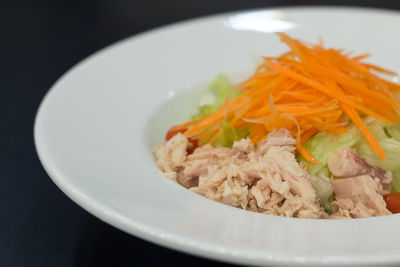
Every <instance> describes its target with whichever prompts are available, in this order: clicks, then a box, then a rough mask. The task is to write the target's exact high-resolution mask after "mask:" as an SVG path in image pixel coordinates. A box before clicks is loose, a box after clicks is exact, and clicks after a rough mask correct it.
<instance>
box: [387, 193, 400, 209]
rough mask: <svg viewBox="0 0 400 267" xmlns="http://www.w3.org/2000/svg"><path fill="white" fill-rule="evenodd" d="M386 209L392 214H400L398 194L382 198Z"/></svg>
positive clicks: (399, 197) (399, 195)
mask: <svg viewBox="0 0 400 267" xmlns="http://www.w3.org/2000/svg"><path fill="white" fill-rule="evenodd" d="M383 199H384V200H385V202H386V207H387V209H388V210H390V211H391V212H392V213H400V193H392V194H387V195H384V196H383Z"/></svg>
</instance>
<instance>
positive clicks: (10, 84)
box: [0, 0, 400, 266]
mask: <svg viewBox="0 0 400 267" xmlns="http://www.w3.org/2000/svg"><path fill="white" fill-rule="evenodd" d="M316 4H321V5H352V6H371V7H381V8H387V9H392V10H399V9H400V1H398V0H394V1H368V0H362V1H350V0H349V1H345V0H343V1H300V0H292V1H290V0H279V1H278V0H276V1H275V0H273V1H268V0H198V1H191V0H145V1H129V0H125V1H112V0H109V1H107V0H97V1H72V0H71V1H67V0H65V1H57V0H53V1H51V0H50V1H7V0H1V1H0V34H1V38H0V93H1V96H0V103H1V104H0V114H1V116H2V118H3V119H2V121H3V122H5V123H4V124H3V126H4V127H2V129H1V131H0V142H1V150H0V166H1V171H2V175H1V176H2V179H1V181H2V182H1V185H0V266H155V265H160V266H161V265H162V266H169V265H177V266H183V265H190V266H200V265H207V266H224V265H225V266H228V264H223V263H219V262H215V261H211V260H206V259H202V258H198V257H194V256H190V255H187V254H184V253H180V252H176V251H173V250H170V249H167V248H164V247H160V246H158V245H154V244H151V243H149V242H146V241H143V240H141V239H138V238H136V237H133V236H131V235H128V234H126V233H123V232H121V231H120V230H117V229H116V228H114V227H112V226H110V225H108V224H106V223H104V222H102V221H100V220H99V219H97V218H96V217H94V216H92V215H91V214H89V213H88V212H86V211H85V210H83V209H82V208H81V207H79V206H78V205H76V204H75V203H74V202H72V201H71V200H70V199H69V198H68V197H66V196H65V195H64V194H63V193H62V192H61V191H60V190H59V189H58V188H57V186H56V185H55V184H54V183H53V182H52V181H51V180H50V178H49V177H48V175H47V174H46V172H45V171H44V169H43V168H42V166H41V164H40V162H39V160H38V157H37V155H36V151H35V148H34V143H33V122H34V117H35V113H36V111H37V108H38V106H39V103H40V101H41V99H42V98H43V96H44V94H45V93H46V91H47V90H48V89H49V88H50V86H51V85H52V84H53V83H54V82H55V81H56V80H57V78H59V77H60V75H62V74H63V73H64V72H65V71H66V70H68V69H69V68H71V67H72V66H73V65H74V64H76V63H77V62H79V61H80V60H82V59H83V58H85V57H87V56H88V55H90V54H92V53H93V52H95V51H96V50H98V49H100V48H103V47H105V46H107V45H109V44H111V43H113V42H116V41H118V40H121V39H122V38H125V37H128V36H131V35H134V34H136V33H139V32H143V31H145V30H148V29H151V28H154V27H157V26H161V25H165V24H168V23H172V22H176V21H181V20H184V19H188V18H192V17H198V16H203V15H208V14H214V13H219V12H225V11H233V10H241V9H253V8H262V7H266V8H267V7H276V6H286V5H316ZM399 14H400V13H399ZM394 34H397V33H394Z"/></svg>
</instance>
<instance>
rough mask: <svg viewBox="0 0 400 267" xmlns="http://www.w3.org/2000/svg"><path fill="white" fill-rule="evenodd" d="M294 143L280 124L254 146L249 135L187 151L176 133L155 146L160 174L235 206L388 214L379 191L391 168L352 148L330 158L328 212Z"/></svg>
mask: <svg viewBox="0 0 400 267" xmlns="http://www.w3.org/2000/svg"><path fill="white" fill-rule="evenodd" d="M295 143H296V140H294V139H293V138H292V136H291V135H290V133H289V132H288V131H287V130H286V129H284V128H281V129H279V130H276V131H273V132H271V133H270V134H269V135H268V137H267V138H266V139H265V140H264V141H261V142H260V144H259V145H258V147H257V148H255V147H254V145H253V144H252V142H251V141H250V140H249V139H242V140H240V141H238V142H235V143H234V144H233V147H232V149H230V148H225V147H218V148H214V147H212V146H211V145H204V146H201V147H198V148H197V149H196V150H195V151H194V152H193V153H192V154H190V155H188V154H187V152H186V151H187V147H188V145H189V141H188V139H187V138H186V137H184V136H183V135H182V134H177V135H175V136H174V137H173V138H172V139H170V140H169V141H166V142H164V143H162V144H160V145H158V146H157V147H155V148H154V149H153V153H154V155H155V158H156V162H157V166H158V167H159V168H160V169H161V171H162V172H163V173H164V175H165V176H166V177H167V178H169V179H172V180H174V181H177V182H178V183H180V184H181V185H183V186H184V187H186V188H189V189H190V190H191V191H193V192H196V193H198V194H200V195H203V196H205V197H207V198H209V199H212V200H216V201H219V202H222V203H225V204H228V205H231V206H234V207H239V208H243V209H246V210H250V211H255V212H261V213H266V214H272V215H279V216H285V217H297V218H335V219H338V218H360V217H371V216H379V215H387V214H390V212H389V211H388V210H387V209H386V204H385V201H384V200H383V198H382V195H381V194H382V193H384V192H385V190H388V188H390V185H391V175H390V173H385V172H384V171H382V170H381V169H379V168H378V167H376V166H373V165H371V164H369V163H367V162H366V161H365V160H363V159H362V158H360V157H359V156H358V155H357V154H356V153H355V152H354V151H353V150H351V149H341V150H339V152H338V153H337V154H336V155H333V156H332V157H331V158H330V159H329V168H330V170H331V171H332V173H333V175H334V176H336V177H340V178H341V179H333V180H332V183H333V185H334V187H335V194H336V201H334V202H333V203H332V206H333V207H334V209H335V212H334V213H333V214H332V215H328V214H327V213H326V212H325V211H324V210H323V208H321V207H320V205H319V203H318V199H317V197H316V193H315V190H314V189H313V187H312V186H311V183H310V177H309V174H308V172H307V170H306V168H305V167H304V166H302V165H300V164H299V163H298V162H297V161H296V158H295V154H294V152H295V146H294V145H295Z"/></svg>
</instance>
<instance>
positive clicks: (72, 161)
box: [35, 7, 400, 266]
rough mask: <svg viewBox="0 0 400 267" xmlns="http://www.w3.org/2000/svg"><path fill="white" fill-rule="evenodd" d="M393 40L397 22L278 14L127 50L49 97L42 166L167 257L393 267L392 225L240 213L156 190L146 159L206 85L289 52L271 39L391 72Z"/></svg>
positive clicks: (172, 189) (318, 12)
mask: <svg viewBox="0 0 400 267" xmlns="http://www.w3.org/2000/svg"><path fill="white" fill-rule="evenodd" d="M399 28H400V16H399V14H398V13H395V12H389V11H379V10H373V9H355V8H350V9H348V8H346V9H345V8H317V7H314V8H284V9H273V10H256V11H245V12H238V13H229V14H222V15H216V16H210V17H205V18H200V19H194V20H190V21H187V22H182V23H177V24H173V25H170V26H166V27H162V28H159V29H156V30H153V31H150V32H146V33H144V34H140V35H137V36H134V37H132V38H128V39H126V40H123V41H121V42H118V43H117V44H115V45H112V46H110V47H108V48H106V49H103V50H101V51H100V52H98V53H96V54H94V55H92V56H90V57H89V58H87V59H85V60H84V61H82V62H81V63H79V64H78V65H77V66H75V67H73V68H72V69H71V70H70V71H68V72H67V73H66V74H65V75H64V76H63V77H61V78H60V79H59V81H58V82H57V83H56V84H55V85H54V86H53V87H52V88H51V90H50V91H49V93H48V94H47V96H46V97H45V99H44V100H43V103H42V104H41V106H40V108H39V111H38V114H37V118H36V122H35V143H36V147H37V151H38V154H39V156H40V159H41V162H42V164H43V165H44V167H45V169H46V171H47V172H48V174H49V175H50V177H51V178H52V179H53V181H54V182H55V183H56V184H57V185H58V186H59V187H60V188H61V189H62V190H63V191H64V192H65V194H67V195H68V196H69V197H70V198H71V199H72V200H73V201H75V202H76V203H78V204H79V205H81V206H82V207H83V208H84V209H86V210H87V211H89V212H90V213H92V214H94V215H95V216H97V217H99V218H100V219H102V220H104V221H106V222H108V223H110V224H111V225H114V226H115V227H117V228H120V229H122V230H124V231H126V232H128V233H131V234H133V235H135V236H138V237H141V238H143V239H146V240H148V241H151V242H154V243H157V244H161V245H163V246H167V247H170V248H173V249H177V250H180V251H183V252H187V253H191V254H195V255H200V256H204V257H207V258H213V259H217V260H221V261H227V262H234V263H242V264H246V265H250V264H255V265H267V264H268V265H274V266H275V265H276V266H289V265H296V266H300V265H304V266H313V265H315V266H317V265H318V266H320V265H327V266H328V265H329V266H330V265H352V266H356V265H359V266H367V265H368V266H377V265H380V264H382V265H396V264H397V265H398V264H400V253H399V249H400V245H399V240H400V230H399V225H400V215H392V216H386V217H379V218H370V219H359V220H337V221H328V220H305V219H288V218H281V217H275V216H269V215H264V214H256V213H252V212H247V211H243V210H240V209H236V208H233V207H229V206H226V205H223V204H220V203H217V202H213V201H211V200H208V199H205V198H203V197H201V196H198V195H196V194H194V193H192V192H190V191H188V190H186V189H184V188H183V187H181V186H179V185H178V184H175V183H173V182H171V181H169V180H167V179H165V178H163V177H162V176H161V175H160V173H159V172H158V170H157V168H156V166H155V164H154V161H153V158H152V154H151V147H153V146H154V145H156V144H158V143H159V142H161V141H162V140H163V136H164V134H165V132H166V130H167V129H168V128H169V127H170V126H172V125H173V124H176V123H178V122H182V121H184V120H185V119H187V118H188V116H189V115H188V114H189V112H190V111H191V110H193V105H194V103H195V101H196V98H197V97H198V92H199V90H196V89H198V88H199V87H201V85H202V84H205V83H207V82H208V81H211V80H212V79H214V78H215V76H216V75H218V74H221V73H225V74H228V75H230V76H231V77H233V78H235V79H238V80H240V78H242V77H245V76H246V74H250V73H251V72H252V71H253V70H254V67H255V65H256V61H257V58H259V57H260V56H267V55H277V54H278V53H281V52H283V51H285V49H286V48H285V46H284V45H283V44H282V43H280V42H279V40H278V38H277V37H276V36H275V35H274V34H273V32H276V31H285V32H287V33H289V34H290V35H292V36H294V37H298V38H302V39H304V40H307V41H310V42H316V41H318V38H320V37H321V38H323V40H324V43H325V44H326V45H327V46H332V47H335V48H339V47H342V48H345V49H348V50H353V51H357V52H359V53H364V52H370V53H371V54H372V55H373V57H371V58H370V61H371V62H372V63H376V64H379V65H382V66H385V67H387V68H391V69H394V70H399V69H400V56H399V43H400V35H399V34H396V33H397V32H398V31H399V30H398V29H399ZM239 74H240V75H239Z"/></svg>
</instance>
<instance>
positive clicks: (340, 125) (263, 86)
mask: <svg viewBox="0 0 400 267" xmlns="http://www.w3.org/2000/svg"><path fill="white" fill-rule="evenodd" d="M278 36H279V37H280V39H281V41H282V42H284V43H285V44H286V45H287V46H288V47H289V49H290V50H289V51H288V52H286V53H284V54H282V55H281V56H278V57H263V63H262V64H261V65H259V66H258V67H257V68H256V70H255V72H254V74H253V75H252V76H251V77H249V78H248V79H247V80H246V81H244V82H242V83H239V84H237V85H235V86H234V88H235V90H236V91H237V92H240V93H241V94H240V95H239V96H238V97H236V98H235V99H233V100H229V101H228V100H227V101H226V102H225V104H224V105H223V106H221V107H220V109H219V110H218V111H216V112H214V113H212V114H209V115H207V116H205V117H202V118H199V119H196V120H193V121H189V122H187V123H184V124H181V125H178V126H176V127H174V128H175V129H177V130H179V129H180V130H182V129H186V131H185V132H184V135H185V136H187V137H191V138H196V139H198V140H199V143H200V144H205V143H213V142H214V141H215V140H217V139H218V137H219V136H220V135H221V134H222V131H223V129H222V125H223V122H225V121H228V122H229V123H230V124H231V126H232V127H234V128H238V127H246V128H247V129H248V133H249V135H248V137H249V138H250V139H251V140H252V142H253V143H254V144H257V143H258V142H259V141H261V140H262V139H264V138H265V137H266V136H267V135H268V133H269V132H271V131H273V130H274V129H276V128H281V127H285V128H287V129H288V130H289V131H290V132H291V134H292V135H293V137H294V138H296V140H297V145H296V147H297V151H298V153H299V154H300V155H302V157H303V158H305V159H306V160H308V161H309V162H312V163H315V164H319V162H318V161H317V160H316V159H315V158H314V157H313V155H312V154H311V153H310V152H309V151H308V150H307V149H306V148H305V146H304V144H305V142H307V140H308V139H309V138H311V137H312V136H313V135H315V134H316V133H318V132H321V131H328V132H331V133H335V134H342V133H346V132H348V128H346V126H347V125H348V122H349V121H352V122H353V123H354V125H355V126H356V127H357V128H358V129H359V130H360V132H361V133H362V135H363V137H364V138H365V140H366V141H367V142H368V144H369V145H370V147H371V149H372V150H373V151H374V152H375V153H376V154H377V155H378V156H379V157H380V159H381V160H382V161H385V153H384V152H383V150H382V148H381V146H380V145H379V143H378V142H377V140H376V139H375V137H374V136H373V135H372V134H371V132H370V131H369V129H368V128H367V126H366V125H365V123H364V122H363V120H362V116H365V115H369V116H372V117H375V118H376V119H379V120H381V121H385V122H388V123H397V122H400V100H399V99H398V98H397V96H396V95H397V93H399V92H400V85H399V84H396V83H394V82H391V81H388V80H385V79H383V78H382V77H380V76H378V75H377V73H382V74H385V75H395V73H394V72H392V71H390V70H387V69H384V68H382V67H379V66H375V65H372V64H369V63H365V62H362V60H364V59H365V58H367V57H368V56H369V55H368V54H362V55H358V56H352V53H345V52H344V51H343V50H342V49H332V48H325V47H323V45H322V42H321V44H316V45H312V44H307V43H304V42H301V41H299V40H296V39H293V38H291V37H289V36H288V35H286V34H284V33H278Z"/></svg>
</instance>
